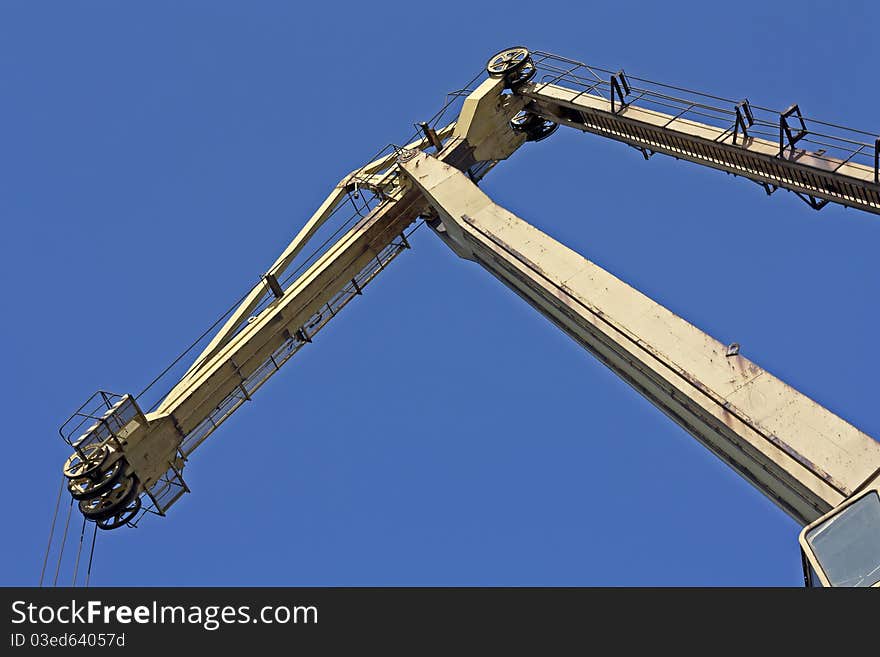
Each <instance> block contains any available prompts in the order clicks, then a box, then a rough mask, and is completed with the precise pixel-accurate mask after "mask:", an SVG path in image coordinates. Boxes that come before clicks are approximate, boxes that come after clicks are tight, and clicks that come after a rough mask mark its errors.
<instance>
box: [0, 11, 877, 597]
mask: <svg viewBox="0 0 880 657" xmlns="http://www.w3.org/2000/svg"><path fill="white" fill-rule="evenodd" d="M643 4H644V5H646V6H643V7H635V6H633V7H631V8H630V10H626V11H624V10H623V9H621V8H620V6H619V5H618V6H615V5H613V3H603V4H595V5H593V6H586V5H584V6H583V7H582V8H580V7H579V6H578V5H577V4H575V5H571V6H568V7H567V8H566V9H565V11H564V12H561V13H559V14H554V13H553V10H552V9H551V8H550V7H549V6H547V7H543V6H542V7H539V8H537V9H535V8H534V6H533V5H528V4H525V3H523V4H522V5H519V6H517V5H508V7H507V8H505V7H503V6H500V5H492V6H491V8H488V7H487V8H483V7H482V6H479V5H477V4H476V3H462V2H445V3H442V4H432V5H427V4H426V5H424V6H422V7H419V6H416V5H415V4H413V3H397V2H385V3H382V4H381V5H376V4H375V3H373V4H368V3H364V4H345V3H336V4H334V5H332V6H331V5H329V4H327V3H305V4H303V3H293V2H259V3H253V2H250V3H245V2H221V1H212V2H207V1H205V2H183V3H180V2H173V3H172V2H154V3H150V6H149V7H147V6H146V5H142V4H136V3H118V2H77V3H70V2H54V3H52V2H24V1H18V2H16V1H12V0H7V1H5V2H3V3H2V4H0V86H2V89H3V96H4V102H3V104H2V107H0V117H2V123H0V125H2V128H0V133H2V146H0V216H2V218H3V223H4V229H5V236H4V239H3V240H2V242H0V250H2V257H0V268H2V281H3V283H2V284H3V292H4V304H5V307H6V312H5V317H6V321H5V322H3V326H2V329H0V330H2V338H3V340H4V343H5V344H6V345H7V351H6V357H5V367H6V375H5V376H4V377H3V378H4V383H3V384H2V385H3V395H2V398H3V410H4V416H5V421H6V426H7V429H6V439H5V440H4V444H5V446H6V449H7V456H8V457H9V460H10V461H11V463H10V465H8V466H7V469H6V472H7V481H8V483H10V485H9V486H7V491H8V493H7V495H9V497H8V498H7V509H8V515H7V530H6V531H5V532H4V540H3V541H2V542H0V584H3V585H13V584H15V585H31V584H36V582H37V579H38V577H39V570H40V565H41V560H42V551H43V550H44V548H45V542H46V538H47V534H48V527H49V521H50V519H51V514H52V510H53V506H54V501H55V494H56V490H57V486H58V477H59V474H58V473H59V468H60V465H61V463H62V462H63V460H64V458H66V455H67V451H66V448H65V446H64V445H63V444H62V443H61V441H60V440H59V439H58V437H57V433H56V432H57V427H58V425H59V424H60V423H61V422H62V421H63V420H64V419H65V417H66V416H67V415H68V414H69V413H70V412H71V411H72V410H73V409H74V408H75V407H76V406H78V405H79V403H81V401H83V400H84V399H85V398H86V397H88V396H89V395H90V394H91V393H92V392H94V390H96V389H98V388H105V389H110V390H114V391H119V392H136V391H138V390H140V389H141V388H142V387H143V386H144V385H145V384H146V383H147V382H148V381H149V380H150V379H151V378H152V377H153V375H155V374H156V373H157V372H158V371H159V370H161V369H162V367H163V366H164V365H165V364H166V363H168V362H169V361H170V360H171V359H172V358H173V357H174V356H175V355H176V354H177V353H178V352H179V351H180V350H181V348H183V347H185V346H186V345H187V344H189V342H190V341H191V340H192V338H193V337H194V336H196V335H198V334H199V333H200V332H201V330H202V329H203V328H205V326H206V325H207V324H209V323H210V322H211V321H213V319H214V318H215V317H216V316H217V315H218V314H219V313H220V312H221V311H222V310H223V309H224V308H225V307H226V306H227V305H228V304H229V303H230V301H231V300H234V299H235V298H237V297H238V295H239V294H240V293H241V292H242V290H243V289H244V288H245V287H247V286H248V285H249V284H250V283H251V282H252V281H254V280H255V279H256V277H257V276H258V275H259V274H260V273H261V272H262V271H264V270H265V269H266V267H267V266H268V265H269V264H270V263H271V262H272V261H273V260H274V259H275V257H276V256H277V254H278V253H279V252H280V250H281V249H282V248H283V247H284V245H285V244H286V243H287V242H288V240H289V239H290V238H291V237H292V235H293V234H294V233H295V232H296V231H297V229H298V228H299V227H300V226H301V225H302V223H303V222H304V221H305V220H306V218H307V217H308V216H309V215H310V214H311V213H312V211H313V210H314V209H315V208H316V207H317V205H318V204H319V203H320V202H321V201H322V200H323V198H324V196H325V195H326V194H327V193H328V192H329V190H330V188H331V187H332V186H333V185H334V184H335V183H336V181H337V180H338V179H339V178H340V177H341V176H342V175H344V174H345V173H347V172H348V171H350V170H351V169H353V168H355V167H357V166H358V165H360V164H361V163H363V161H365V160H366V159H367V158H369V157H370V156H371V155H372V154H373V153H374V152H375V151H376V150H378V149H379V148H380V147H382V146H384V145H385V144H387V143H389V142H399V141H401V140H402V139H404V137H406V136H407V135H408V134H410V133H411V131H412V124H413V123H414V122H416V121H419V120H423V119H425V118H427V117H429V116H431V115H432V114H433V113H434V111H435V110H436V109H437V108H438V107H439V106H440V105H441V104H442V102H443V99H444V96H445V94H446V93H447V92H449V91H452V90H454V89H457V88H459V87H461V85H463V84H464V83H465V82H466V81H467V80H469V79H470V78H471V77H472V76H473V75H474V74H475V73H476V72H477V71H478V70H480V69H481V67H482V66H483V65H484V63H485V60H486V59H487V58H488V57H489V55H491V54H492V53H494V52H495V51H497V50H499V49H501V48H503V47H505V46H508V45H514V44H520V43H521V44H524V45H527V46H529V47H532V48H535V49H542V50H548V51H551V52H557V53H560V54H562V55H565V56H568V57H572V58H576V59H580V60H582V61H586V62H589V63H591V64H596V65H599V66H604V67H607V68H614V69H617V68H620V67H623V68H625V69H626V70H627V72H629V73H630V74H632V75H639V76H642V77H647V78H651V79H655V80H660V81H664V82H669V83H673V84H679V85H682V86H686V87H690V88H696V89H701V90H705V91H707V92H710V93H715V94H718V95H724V96H728V97H734V98H740V97H745V96H747V97H749V98H750V99H751V100H752V101H753V102H755V103H757V104H761V105H765V106H769V107H779V108H784V107H787V106H788V105H789V104H791V103H792V102H798V103H800V106H801V108H802V109H803V110H804V113H805V114H807V115H809V116H816V117H820V118H823V119H827V120H830V121H834V122H838V123H843V124H846V125H850V126H853V127H857V128H862V129H865V130H873V131H878V130H880V121H878V117H877V107H878V106H880V91H878V88H877V85H876V84H874V82H875V81H876V62H877V60H878V55H880V52H878V46H877V41H876V26H877V24H878V20H880V7H878V5H877V4H876V3H874V2H868V1H867V0H865V1H853V2H843V3H837V2H815V1H813V2H811V1H805V2H801V3H798V4H797V6H796V7H795V5H792V4H791V3H782V2H778V3H777V2H765V3H760V4H759V5H757V6H753V7H745V6H743V7H736V6H733V5H731V4H730V3H706V2H700V3H697V2H690V3H674V4H670V3H660V4H653V3H652V4H650V5H649V4H648V3H643ZM483 188H484V189H485V190H486V191H487V192H488V193H489V194H490V195H491V196H493V198H494V199H495V200H496V201H497V202H499V203H500V204H502V205H504V206H506V207H508V208H509V209H511V210H512V211H514V212H516V213H517V214H519V215H520V216H522V217H523V218H525V219H527V220H529V221H531V222H533V223H534V224H535V225H537V226H539V227H540V228H541V229H542V230H545V231H546V232H548V233H549V234H550V235H552V236H553V237H555V238H557V239H559V240H560V241H562V242H564V243H566V244H568V245H569V246H571V247H572V248H574V249H576V250H578V251H579V252H581V253H583V254H584V255H586V256H587V257H589V258H591V259H592V260H594V261H595V262H597V263H599V264H600V265H602V266H603V267H606V268H607V269H608V270H610V271H611V272H612V273H614V274H615V275H617V276H619V277H620V278H622V279H623V280H625V281H627V282H629V283H630V284H632V285H634V286H636V287H637V288H639V289H640V290H642V291H643V292H645V293H647V294H648V295H650V296H652V297H653V298H655V299H656V300H658V301H660V302H662V303H663V304H665V305H667V306H668V307H669V308H670V309H672V310H673V311H674V312H677V313H678V314H680V315H682V316H683V317H685V318H686V319H688V320H689V321H691V322H693V323H694V324H696V325H697V326H699V327H700V328H702V329H703V330H705V331H707V332H709V333H710V334H712V335H713V336H715V337H717V338H718V339H719V340H722V341H726V342H733V341H736V342H739V343H741V344H742V346H743V353H744V354H745V355H746V356H748V357H749V358H751V359H753V360H755V361H756V362H757V363H759V364H760V365H762V366H764V367H766V368H767V369H769V370H770V371H771V372H773V373H774V374H776V375H777V376H779V377H780V378H782V379H783V380H785V381H786V382H788V383H790V384H792V385H794V386H795V387H797V388H798V389H800V390H801V391H802V392H804V393H805V394H807V395H809V396H811V397H812V398H814V399H816V400H817V401H819V402H820V403H822V404H823V405H825V406H827V407H828V408H830V409H831V410H832V411H834V412H836V413H838V414H839V415H841V416H842V417H844V418H845V419H847V420H848V421H850V422H852V423H853V424H855V425H856V426H858V427H859V428H861V429H862V430H863V431H865V432H867V433H868V434H870V435H873V436H880V416H878V413H877V394H876V390H877V386H876V371H877V369H878V365H880V356H878V349H877V331H876V326H877V324H878V320H880V310H878V308H877V303H876V301H877V299H878V298H880V263H878V259H877V255H876V254H877V253H878V248H880V219H878V218H877V217H875V216H872V215H867V214H863V213H859V212H857V211H853V210H844V209H842V208H838V207H831V206H829V207H827V208H826V209H825V210H823V211H822V212H821V213H816V212H814V211H812V210H810V209H809V208H807V207H806V206H805V205H804V204H803V203H802V202H801V201H799V200H798V199H797V198H795V197H794V196H793V195H791V194H787V193H779V194H776V195H774V196H773V197H771V198H767V197H766V196H765V195H764V193H763V192H762V191H761V190H760V188H758V187H757V186H755V185H753V184H750V183H749V182H747V181H744V180H741V179H733V178H731V177H729V176H725V175H723V174H721V173H718V172H713V171H708V170H702V169H701V168H699V167H697V166H694V165H691V164H686V163H682V162H676V161H674V160H672V159H670V158H662V157H657V158H654V159H652V160H651V161H649V162H645V161H644V160H642V158H641V156H640V155H639V154H638V153H636V152H635V151H633V150H631V149H629V148H626V147H625V146H622V145H620V144H616V143H605V142H604V141H603V140H601V139H599V138H597V137H593V136H588V135H581V134H580V133H575V132H573V131H564V130H560V131H559V132H557V134H556V135H554V136H553V138H551V139H548V140H546V141H544V142H541V143H539V144H530V145H527V146H526V147H524V148H523V149H522V150H521V151H520V152H519V153H517V154H516V156H515V157H514V158H513V159H512V160H511V161H509V162H505V163H502V164H501V165H499V166H498V167H497V168H496V169H495V171H493V172H492V173H490V174H489V176H488V177H487V179H486V181H485V183H484V184H483ZM413 246H414V249H413V250H412V251H410V252H407V253H405V254H404V255H402V256H401V257H400V258H399V259H398V260H397V261H396V262H395V263H394V264H393V265H392V266H391V267H390V268H389V270H388V271H386V272H384V273H383V275H382V276H381V277H380V278H379V279H377V281H376V282H375V283H374V284H373V285H372V286H371V287H370V288H369V289H368V291H367V293H366V294H365V295H364V297H362V298H359V299H357V300H356V302H354V303H353V304H351V305H350V306H349V307H348V308H347V309H346V310H345V312H344V313H343V314H342V315H341V316H340V317H338V318H337V319H336V320H335V321H334V322H332V323H331V324H330V325H329V326H328V328H326V329H325V330H324V331H323V332H322V333H321V334H320V336H319V337H318V339H316V341H315V343H314V344H313V345H311V346H309V347H308V348H307V349H304V350H303V351H302V352H301V353H300V354H298V355H297V356H296V357H295V358H294V359H293V360H292V361H291V362H290V363H289V364H288V365H286V366H285V368H284V370H283V371H282V372H281V373H280V374H278V375H277V376H276V377H275V378H274V379H273V380H272V381H271V382H270V383H269V384H268V385H267V386H265V387H264V388H263V389H262V390H261V391H260V392H259V393H258V395H257V397H256V400H255V402H254V403H252V404H250V405H248V406H246V407H245V408H243V409H242V410H240V411H239V412H238V413H237V414H236V415H235V416H234V417H233V418H232V419H231V420H230V421H229V422H228V423H227V424H226V425H225V426H224V427H223V428H222V429H221V430H220V431H219V432H217V433H216V434H215V435H214V436H213V437H212V438H211V439H210V440H209V442H207V443H206V444H205V445H203V446H202V448H200V450H199V451H198V452H197V453H196V454H195V456H194V457H193V459H192V461H191V462H190V464H189V466H188V467H187V470H186V475H187V480H188V482H189V484H190V486H191V488H192V490H193V492H192V494H190V495H188V496H186V497H185V498H184V499H183V500H182V501H181V502H180V503H178V505H177V506H176V507H174V508H173V509H172V510H171V513H170V514H169V516H168V517H167V518H165V519H152V518H151V519H148V520H147V521H145V522H144V523H142V525H141V526H140V527H139V528H138V529H136V530H127V529H126V530H120V531H117V532H112V533H109V534H102V535H101V536H100V538H99V542H98V545H97V549H96V557H95V558H96V561H95V567H94V570H93V574H92V582H93V583H95V584H99V585H227V584H228V585H649V586H654V585H673V586H675V585H698V586H702V585H712V586H727V585H733V586H736V585H771V586H777V585H781V586H785V585H794V586H797V585H800V583H801V572H800V562H799V553H798V547H797V532H798V529H799V528H798V527H797V525H796V524H795V523H794V522H793V521H792V520H790V519H789V518H788V517H787V516H786V515H785V514H784V513H783V512H782V511H780V510H778V509H777V508H776V507H775V506H774V505H773V504H771V503H770V502H769V501H768V500H766V499H765V498H764V497H763V496H762V495H761V494H760V493H758V492H757V491H755V490H753V489H752V488H751V487H750V486H749V485H748V484H747V483H745V482H744V481H742V480H741V479H740V478H739V477H738V476H737V475H736V474H735V473H733V472H732V471H731V470H729V469H728V468H727V467H726V466H725V465H723V464H722V463H721V462H719V461H718V460H717V459H716V458H715V457H714V456H713V455H711V454H710V453H709V452H708V451H706V450H705V449H704V448H703V447H701V446H700V445H699V444H697V443H696V442H695V441H694V440H693V439H692V438H690V437H689V436H688V435H687V434H686V433H684V432H683V431H682V430H681V429H680V428H678V427H677V426H676V425H674V424H672V423H671V422H670V421H669V420H667V418H666V417H665V416H663V415H662V414H661V413H660V412H659V411H657V410H656V409H655V408H653V407H652V406H651V405H650V404H649V403H648V402H646V401H644V400H643V399H641V397H639V396H638V395H637V394H636V393H635V392H634V391H632V390H631V389H630V388H629V387H628V386H626V385H625V384H623V383H622V382H620V381H618V380H617V379H616V378H615V376H614V375H613V374H611V373H610V372H609V371H608V370H606V369H605V368H604V367H603V366H601V365H600V364H599V363H597V362H596V361H595V360H594V359H593V358H592V357H591V356H589V355H588V354H586V353H585V352H582V351H581V350H580V348H579V347H577V346H576V345H575V344H574V343H573V342H572V341H571V340H569V339H568V338H566V337H565V336H563V335H562V334H560V333H559V332H558V331H557V330H556V329H555V328H554V327H553V326H552V325H550V324H549V323H548V322H547V321H546V320H544V319H543V318H542V317H540V316H538V315H537V314H535V313H534V311H533V310H532V309H531V308H529V307H528V306H527V305H526V304H525V303H524V302H523V301H522V300H520V299H519V298H518V297H516V296H515V295H514V294H513V293H511V292H510V291H508V290H507V289H506V288H504V287H503V286H502V285H501V284H500V283H499V282H498V281H496V280H495V279H493V278H492V277H491V276H489V275H488V274H487V273H486V272H484V271H482V270H481V269H480V268H479V267H478V266H477V265H475V264H473V263H466V262H463V261H459V260H457V259H456V258H455V257H454V256H453V255H452V253H451V252H449V251H448V250H447V249H446V247H445V246H443V245H442V244H441V243H440V242H439V241H438V240H437V239H436V238H435V237H434V236H433V235H431V234H430V233H429V232H428V231H427V230H426V229H422V230H420V231H419V232H417V233H416V234H415V235H414V237H413ZM13 454H14V455H15V458H14V459H13V458H12V455H13ZM25 464H26V465H25ZM10 478H11V481H10Z"/></svg>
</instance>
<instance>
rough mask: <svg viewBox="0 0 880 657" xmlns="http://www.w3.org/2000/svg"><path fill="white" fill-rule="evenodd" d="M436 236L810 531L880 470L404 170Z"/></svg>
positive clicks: (601, 282)
mask: <svg viewBox="0 0 880 657" xmlns="http://www.w3.org/2000/svg"><path fill="white" fill-rule="evenodd" d="M401 167H402V169H403V171H404V172H405V173H406V175H407V176H408V177H409V178H410V179H411V180H412V181H413V183H414V184H415V185H416V186H417V187H418V188H419V189H420V190H421V192H422V194H424V195H425V198H426V199H427V200H428V202H429V203H430V204H431V206H432V207H433V208H434V210H435V211H436V212H437V214H438V217H439V223H435V224H433V226H434V227H435V230H438V231H439V234H440V235H441V237H443V239H444V241H446V242H447V243H448V244H450V246H452V247H453V249H454V250H455V252H456V253H457V254H458V255H460V256H462V257H465V258H468V259H471V260H474V261H476V262H478V263H479V264H480V265H482V266H483V267H484V268H485V269H487V270H488V271H489V272H491V273H492V274H493V275H495V276H496V277H497V278H499V279H500V280H501V281H502V282H503V283H504V284H505V285H507V286H508V287H510V288H511V289H512V290H514V291H515V292H516V293H517V294H519V295H520V296H521V297H523V298H524V299H525V300H526V301H528V303H529V304H531V305H532V306H533V307H534V308H535V309H536V310H538V311H539V312H540V313H542V314H543V315H544V316H545V317H547V318H548V319H549V320H550V321H552V322H553V323H554V324H556V325H557V326H558V327H559V328H560V329H562V330H563V331H564V332H565V333H567V334H568V335H569V336H571V337H572V338H573V339H574V340H575V341H577V342H578V343H579V344H581V345H582V346H584V347H585V348H586V349H587V350H589V351H590V352H591V353H593V354H594V355H595V356H596V357H597V358H599V360H600V361H601V362H603V363H604V364H605V365H607V366H608V367H609V368H610V369H611V370H613V371H614V372H615V373H616V374H617V375H618V376H620V377H621V378H622V379H623V380H624V381H626V382H627V383H629V384H630V385H631V386H632V387H633V388H635V389H636V390H637V391H638V392H639V393H641V394H642V395H643V396H644V397H646V398H647V399H648V400H649V401H651V402H652V403H653V404H654V405H656V406H657V407H658V408H659V409H660V410H662V411H663V412H664V413H666V414H667V415H668V416H669V417H670V418H672V419H673V420H674V421H675V422H677V423H678V424H679V425H680V426H682V427H683V428H684V429H685V430H686V431H688V432H689V433H690V434H691V435H692V436H694V437H695V438H696V439H697V440H698V441H700V442H701V443H702V444H703V445H705V446H706V447H708V448H709V449H710V450H712V451H713V452H714V453H715V454H716V455H718V456H719V457H720V458H721V459H722V460H724V461H725V462H726V463H728V464H729V465H730V466H731V467H732V468H734V469H735V470H736V471H737V472H738V473H739V474H740V475H742V476H743V477H744V478H745V479H746V480H748V481H749V482H751V483H752V484H753V485H755V486H756V487H757V488H758V489H759V490H761V491H762V492H763V493H764V494H765V495H766V496H767V497H769V498H770V499H771V500H773V501H774V502H775V503H776V504H777V505H778V506H779V507H780V508H782V509H783V510H784V511H786V512H787V513H788V514H789V515H791V516H792V517H793V518H794V519H795V520H797V521H798V522H800V523H801V524H802V525H803V524H807V523H809V522H811V521H813V520H815V519H816V518H818V517H819V516H821V515H822V514H824V513H826V512H827V511H829V510H830V509H832V508H834V507H836V506H837V505H839V504H840V503H841V502H843V501H844V500H845V499H846V498H847V497H848V496H849V495H851V494H852V493H853V491H855V490H857V489H858V488H859V487H860V486H862V485H863V484H864V483H865V482H866V481H867V480H869V479H870V478H871V477H872V476H876V473H877V470H878V468H880V444H878V443H877V442H876V441H875V440H873V439H872V438H871V437H870V436H868V435H866V434H864V433H862V432H861V431H859V430H858V429H856V428H855V427H854V426H852V425H851V424H849V423H847V422H846V421H844V420H842V419H841V418H839V417H838V416H836V415H834V414H833V413H831V412H830V411H828V410H827V409H825V408H824V407H822V406H820V405H819V404H817V403H816V402H815V401H813V400H811V399H809V398H808V397H806V396H805V395H803V394H801V393H800V392H798V391H797V390H795V389H794V388H792V387H790V386H788V385H787V384H785V383H783V382H782V381H780V380H779V379H778V378H776V377H775V376H773V375H772V374H770V373H769V372H767V371H766V370H764V369H762V368H761V367H759V366H758V365H757V364H755V363H753V362H752V361H750V360H748V359H747V358H745V357H743V356H742V355H740V354H739V353H738V352H737V351H736V350H735V349H730V348H729V347H728V346H726V345H724V344H722V343H720V342H718V341H717V340H715V339H714V338H712V337H711V336H709V335H707V334H706V333H704V332H702V331H701V330H699V329H698V328H696V327H695V326H693V325H692V324H689V323H688V322H686V321H685V320H684V319H682V318H681V317H678V316H677V315H675V314H674V313H672V312H671V311H669V310H668V309H666V308H665V307H663V306H662V305H660V304H659V303H657V302H655V301H653V300H651V299H650V298H648V297H647V296H645V295H644V294H642V293H640V292H639V291H637V290H635V289H633V288H632V287H630V286H629V285H627V284H626V283H624V282H623V281H621V280H619V279H618V278H616V277H614V276H612V275H611V274H610V273H608V272H607V271H605V270H603V269H602V268H601V267H599V266H598V265H596V264H595V263H593V262H590V261H589V260H587V259H586V258H584V257H582V256H581V255H579V254H577V253H575V252H574V251H572V250H571V249H569V248H568V247H566V246H564V245H562V244H560V243H559V242H557V241H555V240H553V239H552V238H551V237H549V236H548V235H546V234H545V233H542V232H541V231H540V230H538V229H537V228H535V227H534V226H532V225H530V224H529V223H527V222H525V221H523V220H522V219H520V218H519V217H517V216H515V215H514V214H513V213H511V212H509V211H507V210H505V209H504V208H502V207H500V206H499V205H497V204H495V203H494V202H493V201H492V200H491V199H490V198H489V197H488V196H486V194H484V193H483V192H482V191H481V190H480V189H479V188H478V187H477V186H476V185H475V184H474V183H473V182H471V181H470V180H469V179H468V178H467V176H465V175H464V174H462V173H461V172H460V171H458V170H456V169H455V168H453V167H450V166H447V165H446V164H444V163H443V162H441V161H439V160H437V159H436V158H434V157H431V156H429V155H427V154H419V155H417V156H416V157H414V158H412V159H410V160H408V161H406V162H404V163H402V164H401Z"/></svg>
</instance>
